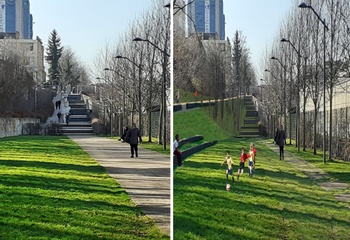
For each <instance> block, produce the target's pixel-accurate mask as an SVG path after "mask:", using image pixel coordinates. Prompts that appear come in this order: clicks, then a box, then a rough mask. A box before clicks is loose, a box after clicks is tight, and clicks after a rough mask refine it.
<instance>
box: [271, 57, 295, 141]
mask: <svg viewBox="0 0 350 240" xmlns="http://www.w3.org/2000/svg"><path fill="white" fill-rule="evenodd" d="M271 59H272V60H277V61H278V63H279V64H280V65H281V66H282V68H283V70H284V71H283V74H284V77H283V101H284V104H283V118H284V124H283V125H284V128H285V131H286V132H287V129H286V128H287V117H286V108H287V107H286V102H285V101H286V81H287V68H286V67H285V66H284V65H283V63H282V62H281V61H280V60H279V59H278V58H276V57H271ZM289 137H291V136H289Z"/></svg>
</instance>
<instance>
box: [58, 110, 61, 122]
mask: <svg viewBox="0 0 350 240" xmlns="http://www.w3.org/2000/svg"><path fill="white" fill-rule="evenodd" d="M61 116H62V113H61V111H58V113H57V118H58V123H61Z"/></svg>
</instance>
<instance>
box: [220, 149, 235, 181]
mask: <svg viewBox="0 0 350 240" xmlns="http://www.w3.org/2000/svg"><path fill="white" fill-rule="evenodd" d="M224 163H227V168H226V184H227V183H228V175H229V174H230V175H231V177H232V182H234V181H235V179H234V178H233V173H232V165H233V161H232V158H231V156H230V151H227V152H226V158H225V160H224V161H223V162H222V163H221V166H222V164H224Z"/></svg>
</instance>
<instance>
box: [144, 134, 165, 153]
mask: <svg viewBox="0 0 350 240" xmlns="http://www.w3.org/2000/svg"><path fill="white" fill-rule="evenodd" d="M158 142H159V141H158V138H152V142H148V137H143V138H142V143H141V144H140V145H139V146H140V147H142V148H146V149H148V150H151V151H155V152H158V153H162V154H165V155H168V156H169V155H170V145H169V144H167V145H166V150H164V145H163V144H159V143H158Z"/></svg>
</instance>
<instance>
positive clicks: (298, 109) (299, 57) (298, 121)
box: [281, 38, 301, 152]
mask: <svg viewBox="0 0 350 240" xmlns="http://www.w3.org/2000/svg"><path fill="white" fill-rule="evenodd" d="M281 42H288V43H289V44H290V46H292V48H293V49H294V51H295V52H296V53H297V54H298V63H297V79H298V82H297V92H298V95H297V119H296V129H297V134H296V135H297V136H296V145H297V147H298V152H300V126H299V125H300V61H301V60H300V59H301V54H300V52H299V51H298V49H297V48H296V47H295V46H294V44H293V43H292V42H291V41H290V40H287V39H285V38H282V39H281Z"/></svg>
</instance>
